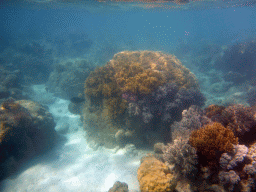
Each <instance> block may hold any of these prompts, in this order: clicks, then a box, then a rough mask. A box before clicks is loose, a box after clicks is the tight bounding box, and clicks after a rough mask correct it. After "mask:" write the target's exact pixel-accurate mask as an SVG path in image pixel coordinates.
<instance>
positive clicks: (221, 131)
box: [189, 122, 238, 159]
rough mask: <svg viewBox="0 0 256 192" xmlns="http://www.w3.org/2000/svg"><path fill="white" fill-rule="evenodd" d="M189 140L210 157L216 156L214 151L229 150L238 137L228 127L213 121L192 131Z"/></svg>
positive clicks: (199, 150)
mask: <svg viewBox="0 0 256 192" xmlns="http://www.w3.org/2000/svg"><path fill="white" fill-rule="evenodd" d="M189 142H190V144H191V145H192V146H193V147H195V148H196V150H197V151H198V152H200V153H201V154H202V155H204V156H205V157H207V158H208V159H211V158H214V157H215V156H216V151H220V152H228V151H231V150H232V148H233V145H232V144H237V143H238V138H236V137H235V136H234V133H233V132H232V131H231V130H230V129H227V128H225V127H223V126H222V125H221V124H220V123H216V122H215V123H213V124H207V125H206V126H205V127H203V128H200V129H199V130H196V131H193V132H192V133H191V136H190V138H189Z"/></svg>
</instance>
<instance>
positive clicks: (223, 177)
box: [218, 170, 241, 191]
mask: <svg viewBox="0 0 256 192" xmlns="http://www.w3.org/2000/svg"><path fill="white" fill-rule="evenodd" d="M218 176H219V180H220V183H221V184H223V185H224V186H225V187H227V188H228V190H229V191H233V190H234V187H235V186H236V185H237V184H238V183H239V181H240V180H241V179H240V177H239V175H237V173H236V172H235V171H233V170H230V171H228V172H225V171H220V172H219V175H218Z"/></svg>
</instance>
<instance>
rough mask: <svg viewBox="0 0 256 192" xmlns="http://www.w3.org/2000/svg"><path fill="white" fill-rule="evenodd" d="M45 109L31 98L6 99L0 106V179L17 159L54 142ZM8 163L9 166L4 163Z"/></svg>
mask: <svg viewBox="0 0 256 192" xmlns="http://www.w3.org/2000/svg"><path fill="white" fill-rule="evenodd" d="M54 127H55V123H54V120H53V118H52V116H51V114H50V113H49V112H47V111H46V110H45V109H44V108H43V107H42V106H40V105H39V104H36V103H34V102H31V101H25V100H20V101H14V100H11V99H9V100H6V101H5V102H3V103H2V105H1V107H0V156H1V158H0V168H1V170H4V171H3V172H1V173H0V178H2V177H4V176H6V175H8V174H9V173H10V171H13V169H12V168H11V167H17V165H18V164H19V162H22V161H24V160H26V159H28V158H31V157H33V156H35V155H37V154H40V153H42V152H44V151H46V150H48V149H50V148H51V147H52V146H53V144H54V143H55V141H56V136H57V135H56V133H55V131H54ZM6 165H9V167H10V168H6V167H5V166H6ZM2 168H3V169H2Z"/></svg>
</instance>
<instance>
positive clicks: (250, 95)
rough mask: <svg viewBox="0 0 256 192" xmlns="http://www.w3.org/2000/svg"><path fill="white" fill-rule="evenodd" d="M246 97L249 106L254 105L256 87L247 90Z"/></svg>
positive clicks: (255, 101) (255, 102) (255, 103)
mask: <svg viewBox="0 0 256 192" xmlns="http://www.w3.org/2000/svg"><path fill="white" fill-rule="evenodd" d="M246 99H247V102H248V103H249V104H250V106H256V87H253V88H251V89H250V90H249V91H248V93H247V96H246Z"/></svg>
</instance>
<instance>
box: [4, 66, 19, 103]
mask: <svg viewBox="0 0 256 192" xmlns="http://www.w3.org/2000/svg"><path fill="white" fill-rule="evenodd" d="M1 65H2V63H1ZM20 76H21V75H20V71H19V70H15V71H10V70H7V69H6V68H4V67H3V66H1V67H0V101H1V100H3V99H7V98H9V97H12V98H15V99H22V97H23V96H22V90H21V83H20V82H21V77H20Z"/></svg>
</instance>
